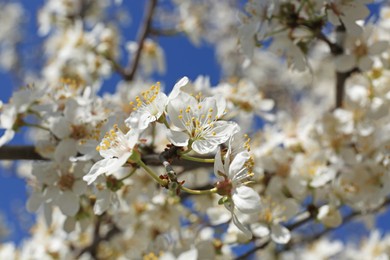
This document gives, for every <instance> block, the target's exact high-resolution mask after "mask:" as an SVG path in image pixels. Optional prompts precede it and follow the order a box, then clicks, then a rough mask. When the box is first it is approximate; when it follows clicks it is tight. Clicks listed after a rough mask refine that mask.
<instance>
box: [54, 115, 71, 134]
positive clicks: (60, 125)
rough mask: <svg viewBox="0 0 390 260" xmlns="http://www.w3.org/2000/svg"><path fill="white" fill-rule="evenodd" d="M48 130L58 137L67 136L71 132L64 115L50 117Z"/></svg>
mask: <svg viewBox="0 0 390 260" xmlns="http://www.w3.org/2000/svg"><path fill="white" fill-rule="evenodd" d="M50 130H51V131H52V132H53V134H55V135H56V136H57V137H58V138H60V139H63V138H65V137H68V136H69V135H70V134H71V133H72V130H71V128H70V123H69V121H68V120H66V119H65V118H64V117H55V118H51V119H50Z"/></svg>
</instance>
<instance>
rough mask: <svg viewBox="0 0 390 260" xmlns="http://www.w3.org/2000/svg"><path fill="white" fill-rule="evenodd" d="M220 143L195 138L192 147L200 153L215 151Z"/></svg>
mask: <svg viewBox="0 0 390 260" xmlns="http://www.w3.org/2000/svg"><path fill="white" fill-rule="evenodd" d="M221 143H223V142H221ZM219 144H220V143H218V142H213V141H212V140H195V141H194V142H193V143H192V145H191V147H192V149H193V150H194V151H195V152H197V153H199V154H207V153H211V152H213V151H214V150H215V149H216V148H217V147H218V145H219Z"/></svg>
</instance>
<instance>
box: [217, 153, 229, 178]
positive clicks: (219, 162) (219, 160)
mask: <svg viewBox="0 0 390 260" xmlns="http://www.w3.org/2000/svg"><path fill="white" fill-rule="evenodd" d="M218 172H221V173H223V174H225V175H228V173H226V172H225V168H224V167H223V163H222V155H221V149H218V150H217V153H216V154H215V158H214V175H215V176H216V177H217V178H221V177H222V176H221V175H220V174H219V173H218Z"/></svg>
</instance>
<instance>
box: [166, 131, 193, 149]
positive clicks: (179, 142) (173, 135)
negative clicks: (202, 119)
mask: <svg viewBox="0 0 390 260" xmlns="http://www.w3.org/2000/svg"><path fill="white" fill-rule="evenodd" d="M167 138H168V140H169V141H170V142H171V143H173V144H174V145H176V146H180V147H182V146H187V145H188V141H189V139H190V137H189V136H188V134H186V133H184V132H179V131H173V130H169V129H168V130H167Z"/></svg>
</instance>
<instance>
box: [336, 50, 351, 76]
mask: <svg viewBox="0 0 390 260" xmlns="http://www.w3.org/2000/svg"><path fill="white" fill-rule="evenodd" d="M335 65H336V70H337V71H340V72H347V71H350V70H351V69H353V67H355V66H356V58H355V56H353V55H346V54H344V55H338V56H336V58H335Z"/></svg>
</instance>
